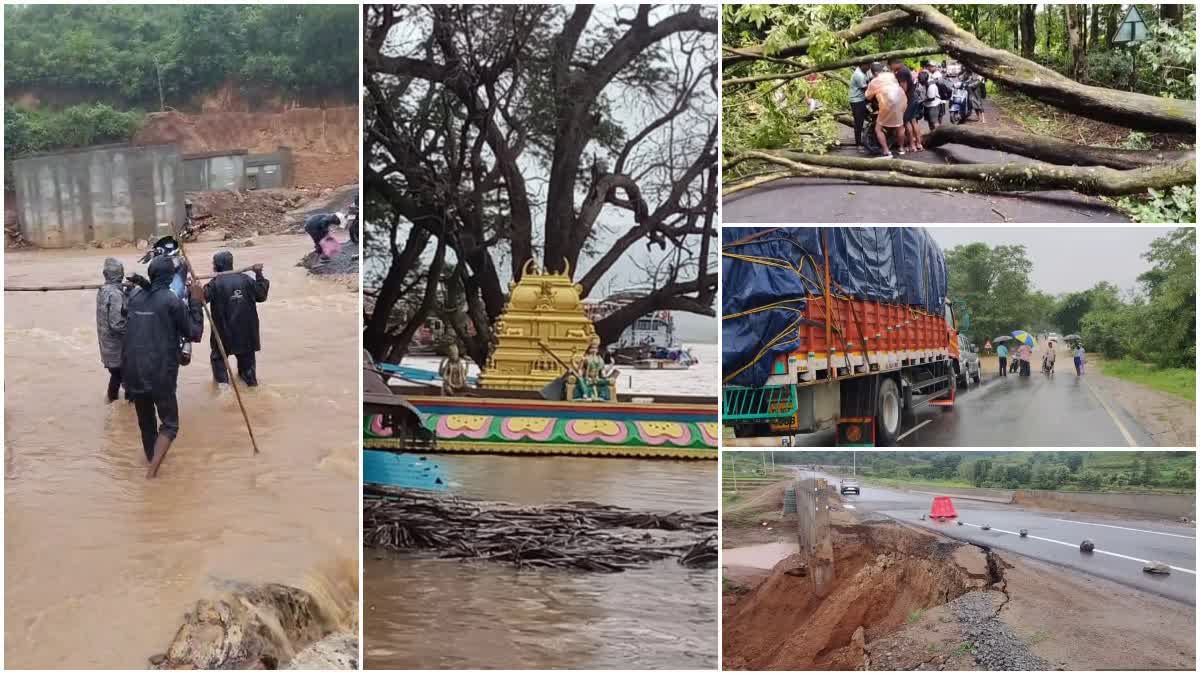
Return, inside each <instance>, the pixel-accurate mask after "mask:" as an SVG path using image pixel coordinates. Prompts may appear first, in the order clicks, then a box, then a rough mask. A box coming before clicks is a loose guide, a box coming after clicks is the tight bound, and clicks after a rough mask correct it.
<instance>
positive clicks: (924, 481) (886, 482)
mask: <svg viewBox="0 0 1200 675" xmlns="http://www.w3.org/2000/svg"><path fill="white" fill-rule="evenodd" d="M858 479H859V480H860V481H863V482H867V483H878V484H880V485H883V486H885V487H906V486H909V485H932V486H935V487H956V488H973V487H975V486H974V485H973V484H972V483H968V482H967V481H962V480H946V479H935V478H921V479H917V478H912V479H907V480H905V479H900V478H876V477H874V476H861V475H860V476H859V477H858Z"/></svg>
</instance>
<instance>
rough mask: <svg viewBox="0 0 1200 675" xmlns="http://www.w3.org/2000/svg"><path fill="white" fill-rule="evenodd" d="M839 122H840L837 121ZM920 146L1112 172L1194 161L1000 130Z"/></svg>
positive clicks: (947, 128) (946, 129)
mask: <svg viewBox="0 0 1200 675" xmlns="http://www.w3.org/2000/svg"><path fill="white" fill-rule="evenodd" d="M839 121H841V120H839ZM922 143H923V144H924V146H925V147H927V148H936V147H938V146H942V145H945V144H947V143H958V144H961V145H969V146H971V147H973V148H984V149H987V150H999V151H1001V152H1011V153H1015V154H1018V155H1022V156H1024V157H1028V158H1030V159H1036V160H1040V161H1043V162H1050V163H1051V164H1064V165H1072V164H1075V165H1083V166H1107V167H1111V168H1113V169H1136V168H1138V167H1143V166H1160V165H1163V164H1171V163H1176V162H1184V161H1195V156H1196V154H1195V153H1194V152H1192V151H1190V150H1176V151H1171V150H1124V149H1121V148H1101V147H1094V146H1088V145H1080V144H1078V143H1070V142H1067V141H1063V140H1059V139H1057V138H1053V137H1050V136H1031V135H1028V134H1016V133H1009V132H1005V131H1002V130H1000V129H987V130H984V129H976V128H971V127H964V126H955V125H949V124H947V125H944V126H941V127H938V128H937V129H935V130H934V131H933V132H931V133H929V134H926V135H925V137H924V139H923V140H922Z"/></svg>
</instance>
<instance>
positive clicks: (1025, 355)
mask: <svg viewBox="0 0 1200 675" xmlns="http://www.w3.org/2000/svg"><path fill="white" fill-rule="evenodd" d="M1012 336H1013V339H1015V340H1016V341H1017V342H1020V343H1021V346H1020V347H1018V348H1017V357H1018V358H1020V359H1021V377H1029V359H1030V357H1032V356H1033V345H1034V341H1033V336H1032V335H1030V334H1029V333H1028V332H1026V331H1023V330H1014V331H1013V332H1012Z"/></svg>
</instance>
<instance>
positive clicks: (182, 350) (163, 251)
mask: <svg viewBox="0 0 1200 675" xmlns="http://www.w3.org/2000/svg"><path fill="white" fill-rule="evenodd" d="M181 253H182V249H181V248H180V247H179V242H178V241H176V240H175V237H173V236H171V235H167V236H165V237H161V238H159V239H158V241H156V242H154V246H153V247H152V248H151V249H150V250H149V251H147V252H146V255H144V256H142V258H141V260H139V261H138V262H142V263H149V262H150V261H152V260H154V259H155V258H157V257H159V256H166V257H167V258H169V259H170V260H171V262H172V263H174V265H175V276H174V277H173V278H172V279H171V292H172V293H174V294H175V297H177V298H179V299H180V300H182V301H184V302H187V295H188V289H187V282H188V275H189V270H188V266H187V265H186V264H184V261H183V256H182V255H181ZM191 362H192V343H191V342H190V341H189V340H186V339H181V340H180V341H179V365H181V366H186V365H188V364H189V363H191Z"/></svg>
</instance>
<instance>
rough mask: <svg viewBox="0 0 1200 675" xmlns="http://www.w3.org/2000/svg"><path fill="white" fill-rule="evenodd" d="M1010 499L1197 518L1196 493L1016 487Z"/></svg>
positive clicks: (1066, 508) (1048, 505)
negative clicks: (1065, 490) (1083, 490)
mask: <svg viewBox="0 0 1200 675" xmlns="http://www.w3.org/2000/svg"><path fill="white" fill-rule="evenodd" d="M1013 503H1014V504H1022V505H1025V506H1036V507H1039V508H1044V509H1057V510H1062V511H1073V510H1075V511H1127V512H1130V513H1140V514H1145V515H1152V516H1162V517H1166V518H1179V517H1180V516H1186V517H1187V518H1189V519H1192V520H1195V518H1196V495H1162V494H1140V493H1129V492H1060V491H1052V490H1017V491H1016V492H1015V494H1014V495H1013Z"/></svg>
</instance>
